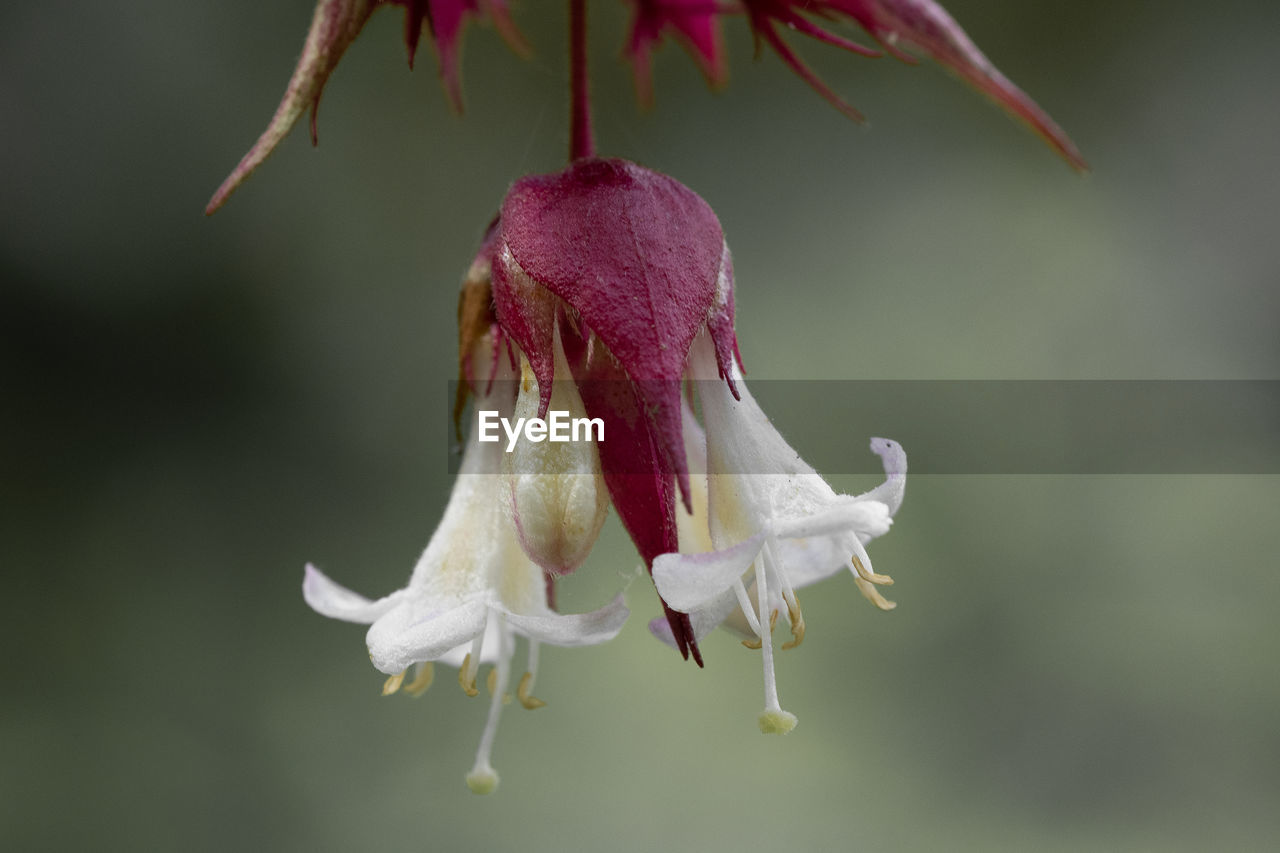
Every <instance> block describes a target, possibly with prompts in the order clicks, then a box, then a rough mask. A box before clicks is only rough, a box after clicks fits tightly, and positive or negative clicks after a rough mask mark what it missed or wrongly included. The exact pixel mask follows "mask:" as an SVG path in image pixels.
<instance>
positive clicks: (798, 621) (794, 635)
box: [782, 592, 804, 651]
mask: <svg viewBox="0 0 1280 853" xmlns="http://www.w3.org/2000/svg"><path fill="white" fill-rule="evenodd" d="M786 602H787V621H788V622H789V623H791V639H790V640H789V641H788V642H785V643H783V644H782V648H783V650H784V651H785V650H787V649H794V648H795V647H796V646H798V645H800V644H801V643H803V642H804V614H802V613H801V612H800V599H798V598H796V594H795V593H794V592H793V593H791V594H790V595H789V596H787V597H786Z"/></svg>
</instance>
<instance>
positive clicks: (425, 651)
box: [365, 599, 489, 675]
mask: <svg viewBox="0 0 1280 853" xmlns="http://www.w3.org/2000/svg"><path fill="white" fill-rule="evenodd" d="M415 609H417V608H413V607H410V606H409V602H405V603H403V604H402V605H401V606H399V607H395V608H393V609H392V610H391V611H390V612H388V613H387V614H386V615H384V616H383V617H382V618H381V619H379V620H378V621H377V622H374V623H373V627H371V628H370V629H369V633H368V635H367V636H366V638H365V640H366V642H367V643H368V644H369V657H370V658H371V659H372V660H373V665H374V666H375V667H377V669H378V670H380V671H381V672H385V673H387V674H388V675H395V674H396V673H398V672H403V671H404V670H405V669H406V668H407V667H408V666H409V664H412V663H418V662H420V661H427V660H436V659H437V658H440V657H442V656H443V655H445V654H446V653H448V652H449V651H450V650H451V649H453V648H454V647H455V646H459V645H462V644H463V643H465V642H467V641H468V640H472V639H475V637H476V635H477V634H479V633H480V632H481V631H483V630H484V622H485V616H486V614H487V613H488V609H489V608H488V606H487V605H486V604H485V603H484V601H483V600H479V599H476V600H472V601H469V602H467V603H465V604H463V605H461V606H460V607H455V608H454V609H452V610H448V611H445V612H443V613H440V614H438V615H435V616H432V617H430V618H427V619H422V618H420V617H419V616H417V615H416V614H415V613H414V610H415Z"/></svg>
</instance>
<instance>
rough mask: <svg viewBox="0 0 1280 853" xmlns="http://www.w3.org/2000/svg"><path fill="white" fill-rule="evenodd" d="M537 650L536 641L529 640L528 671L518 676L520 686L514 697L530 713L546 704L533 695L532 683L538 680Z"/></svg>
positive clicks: (537, 644)
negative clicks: (518, 698) (517, 698)
mask: <svg viewBox="0 0 1280 853" xmlns="http://www.w3.org/2000/svg"><path fill="white" fill-rule="evenodd" d="M538 649H539V643H538V640H535V639H530V640H529V669H527V670H526V671H525V674H524V675H522V676H520V685H518V686H517V688H516V695H517V697H520V704H522V706H525V707H526V708H529V710H530V711H536V710H538V708H541V707H544V706H545V704H547V703H545V702H543V701H541V699H539V698H538V697H536V695H534V683H535V681H536V680H538Z"/></svg>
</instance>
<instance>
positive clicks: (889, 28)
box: [205, 0, 1088, 213]
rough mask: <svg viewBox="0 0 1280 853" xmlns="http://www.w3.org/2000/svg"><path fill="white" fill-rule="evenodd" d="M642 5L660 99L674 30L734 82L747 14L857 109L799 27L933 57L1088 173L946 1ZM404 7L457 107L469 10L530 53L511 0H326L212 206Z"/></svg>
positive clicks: (640, 24)
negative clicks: (819, 69)
mask: <svg viewBox="0 0 1280 853" xmlns="http://www.w3.org/2000/svg"><path fill="white" fill-rule="evenodd" d="M625 2H627V3H629V4H630V5H632V6H634V7H635V13H634V15H633V17H632V19H631V25H630V32H629V33H628V34H627V36H626V41H625V46H624V49H623V53H624V55H625V56H626V58H627V60H628V61H629V62H630V63H631V67H632V71H633V73H634V77H635V88H636V93H637V97H638V98H639V100H640V102H641V103H642V104H649V103H651V102H652V100H653V84H652V65H653V57H652V54H653V51H654V49H655V48H656V47H657V46H659V45H660V44H661V43H662V40H663V38H664V37H665V36H668V35H669V36H672V37H673V38H675V39H676V40H677V41H678V42H679V43H681V44H682V45H683V46H684V47H685V49H686V50H687V51H688V52H689V54H690V56H692V57H693V59H694V61H695V62H696V63H697V64H698V67H699V68H700V69H701V70H702V73H703V74H704V76H705V77H706V79H707V82H708V84H710V85H711V86H712V87H713V88H718V87H720V86H722V85H724V83H725V82H726V81H727V79H728V63H727V60H726V58H725V49H724V39H723V37H722V34H721V19H722V18H723V17H724V16H726V15H738V14H745V15H746V16H747V19H748V21H749V22H750V25H751V29H752V32H753V34H754V36H755V39H756V42H757V45H759V44H762V43H763V44H768V45H769V47H770V48H771V49H772V50H773V51H774V52H775V53H777V54H778V56H779V57H780V58H781V59H782V60H783V62H784V63H786V65H787V66H788V67H790V68H791V70H793V71H794V72H795V73H796V74H798V75H799V76H800V77H801V78H802V79H803V80H804V81H805V82H806V83H808V84H809V85H810V86H811V87H813V89H814V90H815V91H816V92H818V94H820V95H821V96H822V97H823V98H824V99H826V100H827V101H828V102H829V103H830V104H832V105H833V106H835V107H836V108H837V109H838V110H840V111H841V112H842V113H844V114H845V115H847V116H849V117H850V118H852V119H854V120H855V121H861V120H862V115H861V114H860V113H859V112H858V111H857V110H855V109H854V108H853V107H852V106H851V105H849V103H847V102H846V101H845V100H844V99H843V98H841V97H840V96H839V95H837V94H836V93H835V92H834V91H833V90H832V89H831V88H830V87H828V86H827V85H826V84H825V83H823V82H822V80H820V79H819V78H818V76H817V74H815V73H814V71H813V70H812V69H811V68H809V66H807V65H806V64H805V63H804V62H803V61H802V60H801V59H800V57H799V56H798V55H797V54H796V53H795V52H794V51H793V50H792V49H791V47H790V45H788V43H787V41H786V40H785V39H784V38H783V35H782V32H780V30H782V31H785V32H798V33H801V34H803V35H806V36H809V37H811V38H814V39H816V40H818V41H821V42H825V43H826V44H829V45H833V46H835V47H839V48H842V49H844V50H847V51H850V52H852V53H855V54H858V55H861V56H868V57H880V56H882V55H883V54H884V53H888V54H890V55H892V56H893V57H895V58H896V59H899V60H901V61H903V62H905V63H907V64H911V65H914V64H916V63H917V62H918V60H917V59H916V57H915V56H914V55H913V52H914V53H916V54H920V55H923V56H926V57H928V58H930V59H932V60H933V61H935V62H937V63H938V64H939V65H941V66H943V67H944V68H946V69H947V70H949V71H950V72H951V73H953V74H955V75H956V76H957V77H959V78H960V79H962V80H964V81H965V82H966V83H968V84H970V85H971V86H973V87H974V88H975V89H976V90H977V91H979V92H981V93H982V94H984V95H986V96H987V97H988V98H990V99H991V100H992V101H994V102H995V103H996V104H997V105H999V106H1000V107H1001V108H1002V109H1004V110H1005V111H1006V112H1008V114H1009V115H1011V116H1013V117H1014V118H1016V119H1018V120H1020V121H1022V122H1025V123H1026V124H1027V125H1028V126H1029V127H1030V128H1031V129H1032V130H1034V131H1035V132H1036V133H1037V134H1039V135H1040V136H1041V137H1042V138H1043V139H1044V140H1045V142H1047V143H1048V145H1049V146H1050V147H1051V148H1052V149H1053V150H1054V151H1056V152H1057V153H1058V154H1059V155H1060V156H1061V157H1062V158H1063V159H1064V160H1066V161H1067V163H1069V164H1070V165H1071V166H1072V167H1073V168H1075V169H1077V170H1079V171H1087V170H1088V164H1086V163H1085V160H1084V158H1083V156H1081V154H1080V151H1079V150H1078V149H1077V148H1076V146H1075V145H1074V144H1073V143H1072V142H1071V139H1070V138H1069V137H1068V136H1067V134H1066V133H1065V132H1064V131H1063V130H1062V128H1060V127H1059V126H1058V125H1057V124H1056V123H1055V122H1054V121H1053V119H1052V118H1050V117H1049V115H1048V113H1046V112H1045V111H1044V110H1042V109H1041V108H1040V107H1039V106H1038V105H1037V104H1036V103H1035V101H1033V100H1032V99H1031V98H1030V97H1029V96H1028V95H1027V94H1026V93H1025V92H1023V91H1022V90H1021V89H1019V88H1018V87H1017V86H1016V85H1014V84H1013V83H1012V82H1011V81H1010V80H1009V79H1008V78H1007V77H1005V76H1004V75H1003V74H1002V73H1001V72H1000V71H999V69H997V68H996V67H995V65H993V64H992V62H991V61H990V60H989V59H987V57H986V56H985V55H984V54H983V52H982V51H981V50H979V49H978V47H977V45H975V44H974V43H973V41H972V40H971V39H970V38H969V36H968V35H967V34H966V33H965V31H964V30H963V29H962V28H961V27H960V25H959V24H957V23H956V22H955V20H954V19H953V18H952V17H951V15H950V14H948V13H947V11H946V9H944V8H943V7H942V6H941V5H940V4H938V3H936V2H934V0H739V2H732V0H625ZM390 6H396V7H400V8H402V9H403V10H404V20H405V25H404V38H405V44H406V46H407V48H408V54H409V67H410V68H412V67H413V60H414V56H415V54H416V51H417V47H418V43H419V41H420V39H421V37H422V34H423V32H424V30H425V31H426V32H427V33H429V35H430V39H431V41H432V43H433V44H434V46H435V50H436V55H437V57H438V59H439V73H440V79H441V82H442V83H443V85H444V89H445V94H446V96H447V98H448V101H449V104H450V105H451V106H452V107H453V109H454V110H455V111H456V112H461V109H462V83H461V76H460V74H461V71H460V47H461V40H462V34H463V29H464V25H465V23H466V21H467V20H468V19H469V18H478V19H479V20H481V21H484V22H487V23H490V24H492V25H493V27H494V29H496V30H497V31H498V33H499V34H500V35H501V36H502V37H503V39H504V40H505V41H506V42H507V44H508V45H509V46H510V47H511V49H512V50H513V51H515V52H516V53H517V54H518V55H521V56H527V55H529V53H530V50H529V47H528V44H527V43H526V41H525V39H524V38H523V36H521V34H520V32H519V30H518V29H517V28H516V26H515V24H514V23H513V22H512V20H511V15H510V12H509V10H508V8H507V6H508V3H507V0H318V2H317V3H316V8H315V12H314V13H313V15H312V20H311V28H310V30H309V31H308V32H307V37H306V41H305V42H304V44H303V49H302V55H301V57H300V58H299V59H298V64H297V66H296V67H295V69H294V72H293V76H292V77H291V78H290V79H289V85H288V87H287V88H286V90H285V94H284V97H283V98H282V99H281V101H280V105H279V106H278V107H277V108H276V112H275V115H273V116H272V118H271V121H270V123H269V124H268V125H267V128H266V130H264V131H263V132H262V135H261V136H260V137H259V138H258V141H257V142H256V143H254V145H253V147H252V148H250V149H249V151H248V153H246V154H245V155H244V157H243V158H242V159H241V160H240V162H239V164H238V165H237V166H236V167H235V169H234V170H232V172H231V174H230V175H228V176H227V179H226V180H225V181H223V182H222V185H221V186H219V187H218V189H217V191H216V192H215V193H214V194H213V197H212V198H211V199H210V200H209V204H208V206H207V207H206V208H205V213H213V212H214V211H216V210H217V209H218V208H220V207H221V206H222V205H223V204H224V203H225V202H226V200H227V198H228V197H229V196H230V195H231V193H232V192H234V191H235V190H236V188H237V187H239V186H240V185H241V184H242V183H244V181H245V180H246V179H247V178H248V177H249V175H250V174H251V173H252V172H253V171H254V170H255V169H256V168H257V167H258V166H260V165H261V164H262V162H263V161H264V160H266V158H267V157H268V156H269V155H270V154H271V153H272V152H273V151H274V150H275V149H276V147H277V146H278V145H279V144H280V143H281V141H283V140H284V138H285V137H286V136H287V135H288V134H289V132H290V131H291V130H292V129H293V127H294V126H295V125H296V124H297V123H298V121H299V119H301V117H302V116H303V114H304V113H306V112H307V111H308V110H310V112H311V141H312V144H313V145H314V144H316V140H317V131H316V112H317V110H318V108H319V105H320V95H321V92H322V91H323V89H324V86H325V84H326V82H327V81H328V80H329V77H330V75H332V74H333V71H334V69H335V68H336V67H337V65H338V62H339V60H341V58H342V56H343V54H344V53H345V52H346V50H347V48H348V47H350V45H351V43H352V42H354V41H355V39H356V37H357V36H358V35H359V34H360V32H361V30H362V29H363V28H364V25H365V23H366V22H367V21H368V20H369V17H370V16H371V15H372V14H373V13H374V12H376V11H377V10H379V9H381V8H384V7H390ZM815 18H816V19H817V20H818V21H819V22H821V23H822V24H825V25H827V26H829V25H830V24H831V23H833V22H836V21H840V20H841V19H846V20H849V21H852V22H855V23H856V24H858V26H860V27H861V28H862V29H864V30H865V31H866V32H867V33H868V34H869V35H870V36H871V37H872V38H873V39H875V41H876V42H877V43H878V44H879V45H880V47H881V48H882V49H883V50H876V49H873V48H869V47H866V46H864V45H860V44H858V43H857V42H854V41H851V40H849V39H847V38H844V37H842V36H839V35H836V34H835V33H833V32H832V31H831V30H830V29H828V28H826V27H824V26H822V25H820V24H819V23H815V22H814V20H813V19H815Z"/></svg>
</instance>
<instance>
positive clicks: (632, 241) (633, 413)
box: [492, 159, 737, 655]
mask: <svg viewBox="0 0 1280 853" xmlns="http://www.w3.org/2000/svg"><path fill="white" fill-rule="evenodd" d="M493 251H494V254H493V258H492V269H493V297H494V305H495V308H496V310H497V318H498V322H499V323H500V324H501V326H502V328H503V330H504V331H505V333H506V334H507V335H508V336H509V337H510V338H511V340H513V341H514V342H515V343H516V344H517V345H518V346H519V347H520V349H521V351H522V352H523V353H524V355H525V357H526V358H528V359H529V363H530V366H531V367H532V369H533V371H534V374H535V375H536V376H537V378H538V383H539V386H540V388H541V389H543V390H542V394H543V398H542V401H541V402H542V407H543V410H544V411H545V409H546V406H547V404H548V402H549V400H550V393H551V390H550V389H551V383H552V380H553V379H554V378H556V377H554V372H555V369H554V342H555V337H554V336H555V335H557V334H559V335H560V338H561V342H562V344H563V345H564V348H565V353H566V356H567V357H568V361H569V364H570V370H571V372H573V374H574V376H573V377H572V378H573V379H574V380H576V381H577V382H578V385H579V389H580V391H581V393H582V398H583V403H584V404H585V406H586V408H587V412H588V414H589V415H591V416H592V417H601V418H604V419H605V423H606V425H607V427H606V433H607V434H608V436H609V439H608V441H605V442H603V443H602V445H601V451H600V452H601V467H602V469H603V472H604V476H605V481H606V483H607V485H608V488H609V492H610V496H611V498H612V499H613V503H614V506H615V508H616V509H617V510H618V515H619V516H620V517H621V519H622V521H623V524H624V525H625V526H626V527H627V530H628V531H629V532H630V534H631V537H632V539H633V540H634V541H635V543H636V546H637V548H638V550H639V551H640V554H641V556H642V557H643V558H644V559H645V562H646V563H651V562H652V560H653V558H654V557H656V556H657V555H659V554H663V553H667V552H670V551H672V550H676V549H677V548H678V544H679V543H678V542H677V541H676V527H675V491H676V488H677V486H678V488H679V491H680V493H681V494H682V496H683V497H684V499H685V502H686V506H687V505H688V500H689V489H688V468H687V464H686V460H685V455H684V442H683V439H682V432H681V430H682V424H681V402H680V387H681V380H682V379H683V377H684V375H685V369H686V366H687V361H688V357H689V349H690V347H691V346H692V344H693V340H694V338H695V337H696V336H697V335H698V334H699V333H705V334H709V335H710V336H711V337H712V340H713V342H714V344H715V346H716V352H717V355H718V357H719V359H720V361H721V366H722V367H724V366H725V364H726V361H727V359H730V358H734V357H735V353H736V346H737V344H736V341H735V339H734V335H733V296H732V277H731V276H732V274H731V270H730V268H729V261H728V253H727V252H726V251H725V246H724V235H723V233H722V232H721V230H720V222H719V220H717V219H716V216H715V214H714V213H713V212H712V211H711V208H710V207H709V206H708V205H707V203H706V202H705V201H703V200H702V199H701V198H700V197H699V196H698V195H697V194H696V193H694V192H693V191H692V190H690V189H689V188H688V187H685V186H684V185H683V184H681V183H680V182H678V181H676V180H674V179H672V178H670V177H667V176H666V175H661V174H658V173H657V172H653V171H650V170H648V169H644V168H642V167H640V166H637V165H635V164H634V163H629V162H626V161H623V160H599V159H588V160H579V161H577V162H575V163H573V164H571V165H570V166H569V167H568V168H567V169H565V170H564V171H563V172H558V173H556V174H553V175H537V176H533V177H528V178H524V179H522V180H520V181H517V182H516V184H515V186H513V187H512V188H511V191H510V192H509V193H508V194H507V198H506V200H505V201H504V202H503V205H502V213H501V215H500V217H499V226H498V241H497V245H496V246H495V247H494V250H493ZM725 372H726V374H727V371H725ZM559 378H562V379H563V378H565V377H559ZM668 616H669V617H671V618H673V619H678V620H679V621H680V622H681V624H674V623H673V625H672V628H673V630H674V631H675V633H676V636H677V638H678V639H679V640H680V644H681V648H682V650H684V649H685V648H686V645H687V644H692V635H690V634H689V633H688V631H687V618H686V617H682V616H679V614H673V613H670V612H669V613H668ZM693 651H694V653H695V655H696V648H694V649H693Z"/></svg>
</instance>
